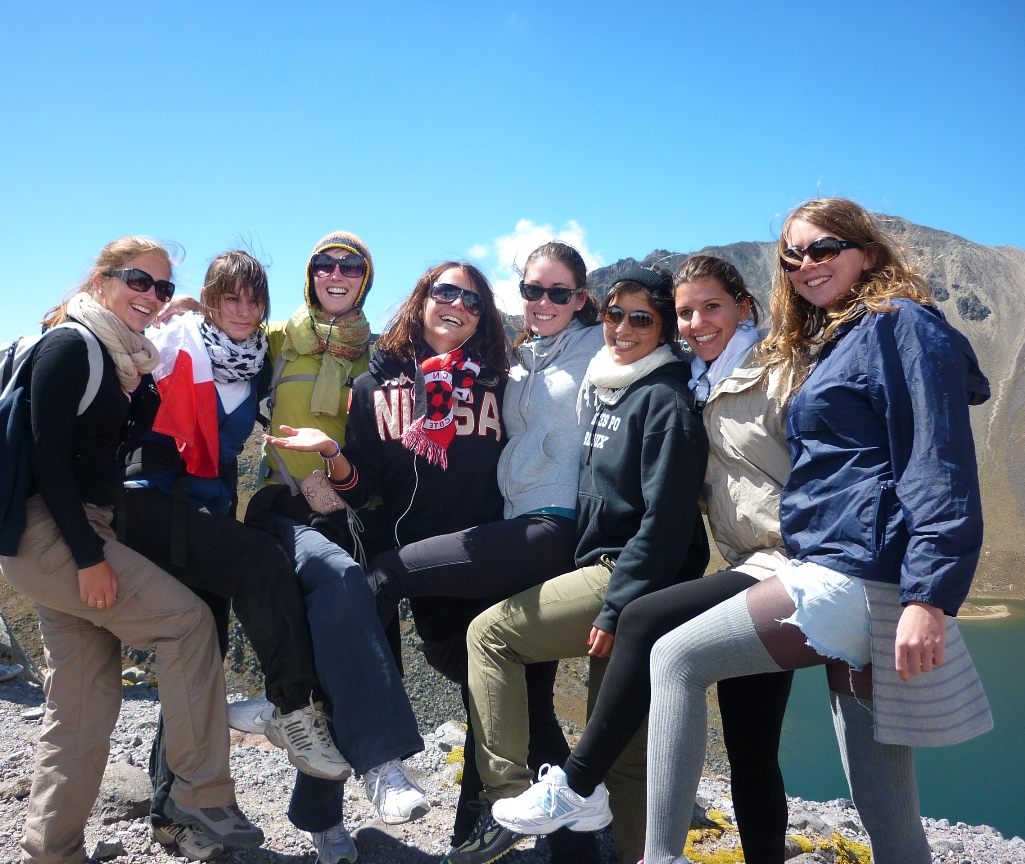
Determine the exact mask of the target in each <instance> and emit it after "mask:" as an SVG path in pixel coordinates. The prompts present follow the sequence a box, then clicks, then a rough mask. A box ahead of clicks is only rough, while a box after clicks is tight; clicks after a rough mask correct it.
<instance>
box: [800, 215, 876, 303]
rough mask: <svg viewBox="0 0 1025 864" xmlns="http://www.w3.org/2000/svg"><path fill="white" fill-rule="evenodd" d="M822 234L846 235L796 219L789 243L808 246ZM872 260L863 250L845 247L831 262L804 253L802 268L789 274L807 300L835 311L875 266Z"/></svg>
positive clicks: (838, 238) (837, 237) (843, 238)
mask: <svg viewBox="0 0 1025 864" xmlns="http://www.w3.org/2000/svg"><path fill="white" fill-rule="evenodd" d="M820 237H835V238H836V239H837V240H845V239H847V238H845V237H839V236H838V235H836V234H834V233H832V232H831V231H827V230H826V229H825V228H820V227H819V226H818V225H815V224H813V223H811V222H805V221H804V220H803V219H796V220H795V221H794V222H793V223H791V225H790V228H789V230H788V231H787V237H786V241H787V245H788V246H792V247H794V248H797V249H806V248H807V247H808V246H809V245H811V244H812V243H813V242H815V241H816V240H818V239H819V238H820ZM872 263H873V262H872V261H871V260H870V259H869V256H868V255H866V254H865V250H864V249H844V250H843V251H842V252H841V253H840V254H839V255H837V256H836V258H834V259H833V260H831V261H823V262H822V263H821V264H816V263H815V262H814V261H812V260H811V258H809V257H807V256H805V259H804V263H803V264H802V265H801V267H800V269H798V270H795V271H794V272H793V273H790V274H788V275H789V277H790V282H791V284H792V285H793V286H794V290H795V291H796V292H797V293H798V294H800V295H801V296H802V297H803V298H804V299H805V300H807V301H808V302H809V303H811V304H812V305H813V306H817V307H818V308H819V309H827V310H833V309H837V308H839V307H841V306H843V303H844V300H846V298H847V295H848V294H850V293H851V288H853V287H854V286H855V285H856V284H857V283H858V282H860V281H861V277H862V274H863V273H864V272H865V271H866V270H868V269H870V268H871V267H872Z"/></svg>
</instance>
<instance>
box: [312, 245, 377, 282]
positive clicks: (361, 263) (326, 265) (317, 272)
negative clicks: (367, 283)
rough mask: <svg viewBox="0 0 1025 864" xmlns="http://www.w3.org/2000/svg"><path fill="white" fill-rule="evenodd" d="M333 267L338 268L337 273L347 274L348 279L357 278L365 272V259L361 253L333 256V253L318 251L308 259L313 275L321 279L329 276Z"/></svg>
mask: <svg viewBox="0 0 1025 864" xmlns="http://www.w3.org/2000/svg"><path fill="white" fill-rule="evenodd" d="M335 267H337V268H338V272H339V273H341V274H342V275H343V276H348V277H349V278H350V279H358V278H359V277H361V276H362V275H363V274H364V273H366V272H367V262H366V259H365V258H363V257H362V256H361V255H346V256H345V257H344V258H335V257H334V256H333V255H327V254H326V253H324V252H318V253H317V254H316V255H314V256H313V258H312V259H310V269H311V270H312V271H313V275H314V276H319V277H321V278H322V279H323V278H325V277H327V276H330V275H331V274H332V273H333V272H334V269H335Z"/></svg>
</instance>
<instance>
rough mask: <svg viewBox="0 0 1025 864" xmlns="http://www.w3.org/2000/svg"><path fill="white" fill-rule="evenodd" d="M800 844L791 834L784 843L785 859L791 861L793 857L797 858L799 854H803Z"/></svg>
mask: <svg viewBox="0 0 1025 864" xmlns="http://www.w3.org/2000/svg"><path fill="white" fill-rule="evenodd" d="M803 854H804V852H802V851H801V846H800V844H799V843H798V842H797V841H796V840H795V839H794V838H793V837H791V836H790V835H789V834H787V838H786V840H785V841H784V843H783V860H784V861H789V860H790V859H791V858H796V857H797V856H798V855H803Z"/></svg>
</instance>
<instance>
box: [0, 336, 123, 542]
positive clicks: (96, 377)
mask: <svg viewBox="0 0 1025 864" xmlns="http://www.w3.org/2000/svg"><path fill="white" fill-rule="evenodd" d="M60 327H68V328H71V329H73V330H77V331H78V332H79V333H80V334H81V335H82V338H83V339H84V340H85V344H86V347H87V349H88V353H89V380H88V382H87V384H86V388H85V393H84V394H83V395H82V399H81V401H80V402H79V403H78V414H79V416H81V415H82V413H83V412H84V411H85V410H86V409H87V408H88V407H89V406H90V405H91V404H92V402H93V399H95V398H96V393H97V392H98V391H99V389H100V381H101V380H102V378H103V349H102V348H101V347H100V343H99V340H98V339H97V338H96V336H94V335H93V333H92V331H91V330H89V329H88V328H86V327H83V326H82V325H81V324H78V323H76V322H74V321H67V322H65V323H64V324H59V325H57V327H54V328H51V330H56V329H58V328H60ZM51 330H48V331H46V332H47V333H49V332H51ZM45 338H46V333H44V334H42V335H41V336H34V337H31V338H28V339H16V340H15V341H14V342H11V343H9V344H8V345H5V346H3V348H2V349H0V350H2V355H0V356H2V357H3V366H2V368H0V385H2V388H0V389H2V392H0V433H3V434H2V437H0V555H8V556H10V555H17V554H18V546H19V544H20V543H21V535H22V533H23V532H24V530H25V498H26V497H27V495H28V489H29V485H30V483H31V480H32V416H31V415H32V400H31V397H30V396H29V388H28V381H27V380H24V381H23V380H19V379H24V378H27V376H26V375H25V374H22V373H23V372H27V370H28V369H29V368H30V364H26V362H25V361H26V360H27V359H28V358H29V357H30V356H31V354H32V352H33V350H34V349H35V346H36V345H38V344H39V342H40V340H42V339H45Z"/></svg>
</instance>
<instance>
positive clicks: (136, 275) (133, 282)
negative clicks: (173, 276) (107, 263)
mask: <svg viewBox="0 0 1025 864" xmlns="http://www.w3.org/2000/svg"><path fill="white" fill-rule="evenodd" d="M103 275H104V276H113V277H114V278H115V279H120V280H122V281H123V282H124V283H125V284H126V285H127V286H128V287H129V288H131V289H132V290H133V291H138V292H139V293H140V294H145V293H146V292H147V291H149V289H150V288H153V289H154V290H155V291H156V293H157V300H159V301H160V302H161V303H167V302H168V301H169V300H170V299H171V298H172V297H174V283H173V282H168V281H167V280H166V279H154V278H153V277H152V276H150V275H149V273H147V272H146V271H145V270H140V269H139V268H138V267H129V268H128V269H127V270H108V271H107V272H106V273H104V274H103Z"/></svg>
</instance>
